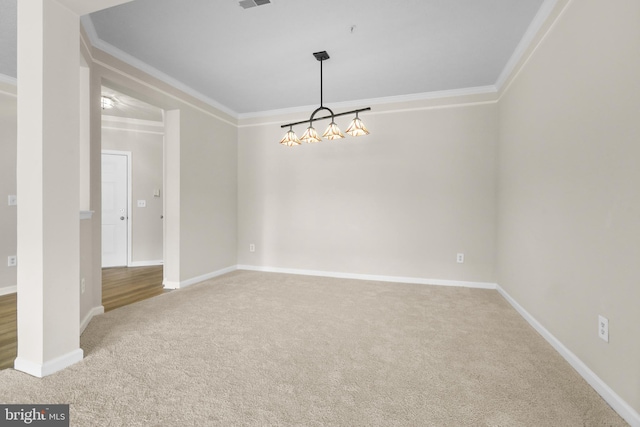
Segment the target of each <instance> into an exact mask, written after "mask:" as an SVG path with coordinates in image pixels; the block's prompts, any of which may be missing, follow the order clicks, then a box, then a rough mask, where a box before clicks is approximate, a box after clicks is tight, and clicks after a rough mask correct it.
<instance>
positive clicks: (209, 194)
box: [180, 108, 238, 282]
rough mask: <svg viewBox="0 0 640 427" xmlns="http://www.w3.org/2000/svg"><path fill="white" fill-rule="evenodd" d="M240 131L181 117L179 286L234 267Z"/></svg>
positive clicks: (191, 114)
mask: <svg viewBox="0 0 640 427" xmlns="http://www.w3.org/2000/svg"><path fill="white" fill-rule="evenodd" d="M237 139H238V130H237V128H236V127H235V126H231V125H230V124H228V123H225V122H222V121H219V120H212V119H211V117H208V116H207V115H206V114H204V113H203V112H201V111H198V110H195V109H188V108H183V109H181V111H180V281H181V282H184V281H188V280H191V279H194V278H198V277H203V276H208V275H210V274H211V273H214V272H217V271H219V270H222V269H226V268H229V267H234V266H235V265H236V264H237V260H236V252H237V228H238V227H237V193H238V185H237V181H238V167H237V165H238V164H237V156H238V145H237Z"/></svg>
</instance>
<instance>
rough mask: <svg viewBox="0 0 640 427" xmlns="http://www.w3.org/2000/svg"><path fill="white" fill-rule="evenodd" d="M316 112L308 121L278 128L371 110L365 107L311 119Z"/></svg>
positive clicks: (287, 125)
mask: <svg viewBox="0 0 640 427" xmlns="http://www.w3.org/2000/svg"><path fill="white" fill-rule="evenodd" d="M323 109H325V110H329V109H328V108H326V107H324V108H323ZM318 110H320V109H318ZM318 110H316V111H314V112H313V114H312V115H311V118H310V119H307V120H300V121H299V122H295V123H288V124H286V125H282V126H280V127H281V128H286V127H289V126H295V125H301V124H303V123H311V122H315V121H317V120H325V119H330V118H332V117H340V116H346V115H347V114H353V113H359V112H361V111H369V110H371V107H367V108H360V109H358V110H352V111H346V112H344V113H338V114H332V115H331V116H324V117H313V115H314V114H315V113H316V112H317V111H318ZM329 111H331V110H329Z"/></svg>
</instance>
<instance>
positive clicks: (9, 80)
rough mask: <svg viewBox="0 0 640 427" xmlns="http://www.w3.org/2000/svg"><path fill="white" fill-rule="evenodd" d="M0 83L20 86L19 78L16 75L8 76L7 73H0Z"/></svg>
mask: <svg viewBox="0 0 640 427" xmlns="http://www.w3.org/2000/svg"><path fill="white" fill-rule="evenodd" d="M0 83H6V84H9V85H11V86H18V79H17V78H15V77H11V76H7V75H6V74H0Z"/></svg>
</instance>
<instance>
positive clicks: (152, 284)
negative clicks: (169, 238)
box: [0, 266, 165, 369]
mask: <svg viewBox="0 0 640 427" xmlns="http://www.w3.org/2000/svg"><path fill="white" fill-rule="evenodd" d="M163 292H165V290H164V288H163V287H162V266H153V267H130V268H127V267H114V268H104V269H102V305H103V306H104V310H105V311H110V310H114V309H116V308H118V307H122V306H125V305H128V304H133V303H134V302H138V301H142V300H145V299H147V298H151V297H154V296H157V295H160V294H162V293H163ZM16 295H17V294H9V295H4V296H1V297H0V369H6V368H11V367H13V361H14V359H15V358H16V355H17V352H18V347H17V314H16V303H17V298H16Z"/></svg>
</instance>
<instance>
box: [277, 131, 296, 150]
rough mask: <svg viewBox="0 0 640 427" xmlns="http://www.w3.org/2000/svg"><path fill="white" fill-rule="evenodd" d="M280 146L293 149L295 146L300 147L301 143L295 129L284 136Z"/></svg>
mask: <svg viewBox="0 0 640 427" xmlns="http://www.w3.org/2000/svg"><path fill="white" fill-rule="evenodd" d="M280 144H282V145H286V146H288V147H293V146H295V145H300V144H301V142H300V140H299V139H298V136H297V135H296V133H295V132H294V131H293V129H289V131H288V132H287V133H286V134H285V135H284V138H282V139H281V140H280Z"/></svg>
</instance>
